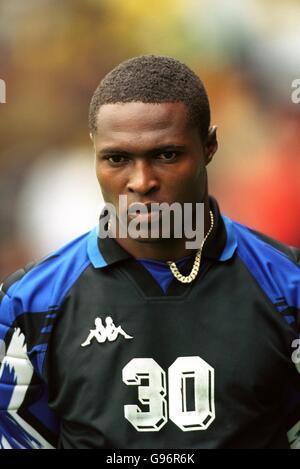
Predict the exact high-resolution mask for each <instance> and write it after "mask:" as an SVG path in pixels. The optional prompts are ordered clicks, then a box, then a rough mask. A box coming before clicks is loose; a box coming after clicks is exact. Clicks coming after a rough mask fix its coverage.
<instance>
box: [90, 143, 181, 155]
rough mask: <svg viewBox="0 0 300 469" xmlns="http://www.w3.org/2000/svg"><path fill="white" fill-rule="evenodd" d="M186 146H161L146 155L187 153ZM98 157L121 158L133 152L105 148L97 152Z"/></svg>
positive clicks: (116, 148)
mask: <svg viewBox="0 0 300 469" xmlns="http://www.w3.org/2000/svg"><path fill="white" fill-rule="evenodd" d="M185 150H186V146H185V145H174V144H170V145H159V146H157V147H155V148H152V149H151V150H147V151H146V152H144V154H145V155H149V156H151V155H153V154H158V153H162V152H166V151H185ZM97 155H98V156H111V155H120V156H129V155H132V152H130V151H126V150H122V149H120V148H118V147H107V148H103V149H102V150H99V151H97Z"/></svg>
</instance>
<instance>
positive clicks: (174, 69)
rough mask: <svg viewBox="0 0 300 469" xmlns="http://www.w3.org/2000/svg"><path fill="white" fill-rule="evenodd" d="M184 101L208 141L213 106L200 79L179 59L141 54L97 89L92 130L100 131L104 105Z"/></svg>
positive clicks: (93, 102) (110, 75) (92, 115)
mask: <svg viewBox="0 0 300 469" xmlns="http://www.w3.org/2000/svg"><path fill="white" fill-rule="evenodd" d="M129 102H143V103H164V102H182V103H184V104H185V105H186V106H187V110H188V116H189V119H190V122H191V124H192V125H195V126H196V127H197V128H198V129H199V131H200V135H201V137H202V138H203V139H204V140H206V138H207V135H208V129H209V126H210V106H209V101H208V96H207V93H206V90H205V87H204V85H203V83H202V81H201V80H200V78H199V77H198V76H197V75H196V74H195V73H194V72H193V71H192V70H191V69H190V68H189V67H187V65H185V64H183V63H182V62H180V61H179V60H177V59H174V58H172V57H166V56H161V55H141V56H139V57H133V58H131V59H129V60H126V61H125V62H122V63H120V64H119V65H118V66H117V67H115V68H114V69H113V70H111V72H109V73H108V74H107V75H106V76H105V77H104V78H103V80H102V81H101V82H100V84H99V86H98V87H97V89H96V91H95V93H94V95H93V97H92V100H91V103H90V110H89V129H90V132H91V133H95V132H96V131H97V115H98V111H99V108H100V106H102V105H104V104H116V103H129Z"/></svg>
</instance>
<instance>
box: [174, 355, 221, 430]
mask: <svg viewBox="0 0 300 469" xmlns="http://www.w3.org/2000/svg"><path fill="white" fill-rule="evenodd" d="M168 377H169V416H170V420H172V421H173V422H174V423H175V424H176V425H177V426H178V427H179V428H181V430H183V431H184V432H188V431H193V430H205V429H206V428H207V427H209V425H210V424H211V422H212V421H213V420H214V418H215V408H214V407H215V406H214V398H213V397H214V369H213V368H212V367H211V366H210V365H208V364H207V363H206V362H205V361H204V360H202V358H200V357H179V358H177V360H175V362H174V363H173V365H171V366H170V368H169V373H168ZM188 378H190V379H191V381H193V384H194V393H193V394H194V410H187V396H186V384H187V379H188Z"/></svg>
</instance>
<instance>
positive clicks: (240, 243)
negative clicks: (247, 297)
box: [231, 222, 300, 315]
mask: <svg viewBox="0 0 300 469" xmlns="http://www.w3.org/2000/svg"><path fill="white" fill-rule="evenodd" d="M231 225H232V230H233V232H234V236H235V240H236V246H237V249H236V253H237V256H238V257H239V258H240V260H241V261H242V263H243V264H244V266H245V267H246V269H247V270H248V272H249V273H250V274H251V275H252V278H254V279H255V280H256V282H257V284H258V287H259V288H260V289H261V290H263V291H264V293H265V294H266V295H267V297H268V298H269V299H270V300H271V302H272V304H273V305H274V306H275V307H276V309H277V310H278V311H280V312H284V311H286V312H288V311H291V309H287V307H289V308H293V311H294V312H296V313H297V315H298V312H300V250H299V249H297V248H295V247H292V246H287V245H285V244H283V243H280V242H279V241H276V240H275V239H272V238H270V237H269V236H266V235H265V234H263V233H260V232H259V231H255V230H253V229H251V228H249V227H247V226H245V225H242V224H240V223H237V222H231Z"/></svg>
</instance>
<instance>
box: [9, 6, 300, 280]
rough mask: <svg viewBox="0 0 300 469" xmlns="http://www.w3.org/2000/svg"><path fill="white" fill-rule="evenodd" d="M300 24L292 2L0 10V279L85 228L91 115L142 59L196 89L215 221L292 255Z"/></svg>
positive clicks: (90, 189) (95, 193)
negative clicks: (102, 87)
mask: <svg viewBox="0 0 300 469" xmlns="http://www.w3.org/2000/svg"><path fill="white" fill-rule="evenodd" d="M299 24H300V2H299V0H285V1H284V2H279V1H278V0H275V1H274V0H226V1H223V0H163V1H161V0H84V1H83V0H63V1H61V0H60V1H59V0H26V2H25V1H22V0H0V79H3V80H5V82H6V104H0V278H3V277H4V276H6V275H7V274H8V273H10V272H12V271H14V270H15V269H16V268H18V267H20V266H21V265H23V264H24V263H26V262H28V261H30V260H32V259H37V258H39V257H41V256H43V255H45V254H46V253H48V252H49V251H51V250H53V249H55V248H56V247H58V246H60V245H61V244H63V243H65V242H67V241H68V240H70V239H71V238H72V237H75V236H77V235H79V234H81V233H83V232H85V231H88V230H89V229H90V228H91V227H93V226H94V225H96V223H97V220H98V215H99V213H100V209H101V206H102V198H101V194H100V190H99V189H98V185H97V182H96V177H95V176H94V159H93V151H92V146H91V143H90V141H89V137H88V126H87V118H88V107H89V102H90V99H91V96H92V94H93V92H94V90H95V88H96V86H97V85H98V83H99V81H100V80H101V78H102V77H103V76H104V75H105V74H106V73H107V72H108V71H109V70H111V68H113V67H114V66H115V65H117V64H118V63H119V62H121V61H123V60H125V59H127V58H129V57H132V56H136V55H140V54H148V53H154V54H165V55H171V56H174V57H176V58H178V59H180V60H182V61H184V62H185V63H186V64H187V65H189V66H190V67H191V68H192V69H193V70H194V71H195V72H196V73H198V74H199V76H200V77H201V78H202V79H203V81H204V83H205V84H206V87H207V90H208V93H209V96H210V101H211V107H212V123H213V124H216V125H217V126H218V132H219V150H218V152H217V154H216V155H215V158H214V161H213V162H212V163H211V165H210V167H209V177H210V192H211V194H213V195H215V196H216V197H217V199H218V200H219V203H220V206H221V209H222V211H223V212H224V213H225V214H227V215H228V216H230V217H232V218H233V219H235V220H237V221H240V222H242V223H245V224H248V225H250V226H252V227H254V228H256V229H258V230H261V231H263V232H265V233H266V234H268V235H270V236H272V237H275V238H277V239H279V240H281V241H283V242H285V243H288V244H292V245H295V246H298V247H300V223H299V212H300V184H299V181H300V158H299V155H300V104H298V105H297V104H293V103H292V101H291V93H292V89H291V83H292V81H293V80H294V79H295V78H300V30H299Z"/></svg>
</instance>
